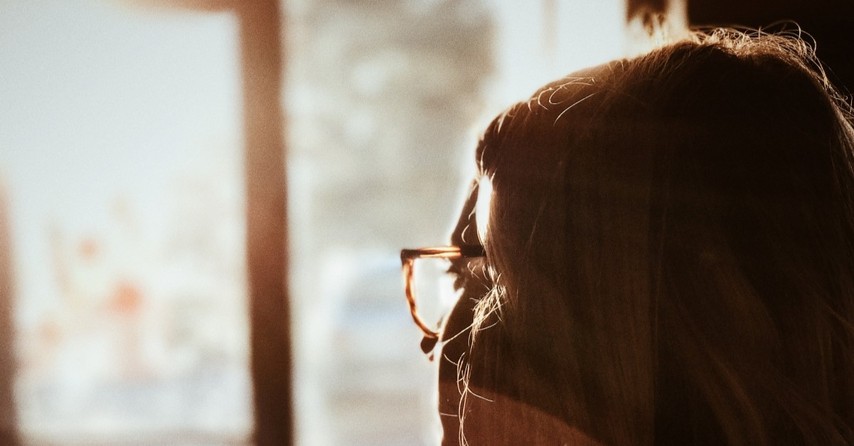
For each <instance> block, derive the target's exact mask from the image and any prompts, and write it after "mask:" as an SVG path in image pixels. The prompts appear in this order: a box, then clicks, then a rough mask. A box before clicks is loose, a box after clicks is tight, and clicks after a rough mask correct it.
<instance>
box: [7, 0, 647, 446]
mask: <svg viewBox="0 0 854 446" xmlns="http://www.w3.org/2000/svg"><path fill="white" fill-rule="evenodd" d="M235 1H236V2H238V3H239V1H238V0H235ZM173 3H174V4H173ZM206 3H207V4H206ZM228 5H229V2H228V1H225V0H217V1H210V2H205V1H177V2H168V1H158V0H152V1H145V0H126V1H125V0H68V1H52V0H2V1H0V260H2V261H0V308H2V309H3V311H0V338H2V341H3V342H0V350H3V349H6V353H5V354H4V355H5V356H2V357H0V363H2V364H4V367H5V368H0V372H4V373H0V376H3V377H2V379H4V380H5V382H4V383H0V421H2V422H3V423H14V425H15V426H16V427H17V431H18V432H19V437H20V441H21V443H23V444H28V445H30V444H31V445H53V444H56V445H84V444H85V445H123V444H127V445H131V444H133V445H137V444H170V445H218V444H222V445H243V444H251V443H252V438H253V432H254V430H255V424H254V423H255V421H254V417H253V404H252V401H253V393H252V392H253V390H252V389H253V388H252V376H251V373H250V366H249V358H250V351H251V345H250V336H249V333H250V328H251V326H250V324H251V322H250V321H251V318H250V317H249V313H248V310H247V306H248V291H247V287H248V280H249V279H248V274H247V260H246V259H247V243H246V231H247V225H246V221H247V201H246V185H245V184H246V181H247V179H246V175H247V173H246V170H245V163H244V161H245V156H246V155H245V154H246V135H245V131H246V130H245V128H244V118H245V116H244V113H245V110H246V108H245V107H244V106H245V104H244V101H245V92H244V91H243V85H244V83H243V81H244V80H245V79H243V76H246V73H245V72H244V71H242V70H241V66H242V63H243V61H242V57H244V56H245V55H242V54H241V42H240V39H241V35H242V34H241V32H240V26H241V22H240V18H239V17H238V14H237V13H235V12H234V11H232V10H230V9H229V6H228ZM279 8H280V23H281V30H282V32H281V40H280V44H281V50H282V55H283V56H282V62H283V72H282V78H283V82H284V83H283V85H282V90H281V91H282V95H281V96H282V97H281V98H273V99H274V102H275V100H276V99H278V100H279V103H280V104H281V106H282V109H283V111H284V125H283V128H284V141H285V147H286V159H285V167H284V169H285V172H286V174H287V196H288V199H287V203H288V209H287V211H288V219H287V221H283V222H281V224H282V225H286V227H287V231H288V239H289V260H288V264H289V270H288V271H287V277H289V279H290V281H289V283H290V286H289V296H290V306H291V311H292V318H291V323H290V329H291V335H292V338H291V340H292V346H293V364H294V368H293V373H292V377H291V379H292V380H293V389H294V392H295V393H294V405H293V414H294V419H295V426H296V427H295V436H296V443H297V444H300V445H339V444H346V445H416V444H435V443H436V441H437V438H438V436H437V435H438V434H437V432H436V426H437V422H438V419H437V415H436V414H435V393H434V392H435V385H434V381H435V377H434V373H435V370H434V367H435V364H434V363H431V362H429V361H428V360H427V358H426V357H425V356H424V355H423V354H422V353H421V351H420V349H419V341H420V340H421V336H420V332H419V331H418V329H417V328H416V327H415V326H414V325H413V324H412V322H411V320H410V316H409V313H408V311H407V308H406V303H405V300H404V297H403V291H402V286H401V277H400V265H399V257H398V253H399V250H400V248H403V247H419V246H424V245H437V244H445V243H446V242H447V238H448V233H449V229H450V228H451V226H452V225H451V224H452V222H453V221H454V220H455V217H456V215H455V213H456V211H457V208H458V207H459V205H460V204H461V202H462V199H463V198H464V196H463V195H464V188H465V187H466V185H467V183H468V179H469V178H470V176H471V174H472V173H473V169H474V152H473V150H474V145H475V142H476V140H477V131H478V130H479V129H480V128H482V127H483V126H484V125H485V124H486V122H487V121H488V119H489V118H491V117H492V116H493V115H494V114H495V113H497V112H498V111H499V110H501V109H502V108H503V107H505V106H507V105H509V104H510V103H511V101H514V100H518V99H522V98H524V97H525V96H526V95H527V94H529V93H530V92H532V91H533V90H534V89H535V88H536V87H537V86H538V85H540V84H542V83H544V82H546V81H548V80H551V79H553V78H556V77H558V76H561V75H563V74H567V73H569V72H570V71H573V70H575V69H578V68H581V67H584V66H588V65H592V64H598V63H601V62H604V61H607V60H609V59H612V58H615V57H619V56H621V55H623V54H625V53H626V52H627V51H630V50H631V48H632V45H631V38H630V37H631V30H630V29H628V28H626V27H625V25H624V24H625V16H626V5H625V3H624V1H622V0H599V1H596V2H592V1H582V0H567V1H556V0H536V1H526V2H518V1H515V0H351V1H344V0H286V1H283V2H280V4H279ZM250 74H251V73H250ZM283 323H286V321H283ZM4 389H5V391H4ZM4 392H5V393H4ZM0 424H2V423H0ZM0 427H3V428H9V426H3V425H0Z"/></svg>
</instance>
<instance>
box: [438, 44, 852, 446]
mask: <svg viewBox="0 0 854 446" xmlns="http://www.w3.org/2000/svg"><path fill="white" fill-rule="evenodd" d="M852 150H854V130H852V127H851V121H850V115H849V109H848V106H847V105H846V103H845V102H844V101H842V100H841V99H840V98H839V95H837V94H836V92H835V90H834V89H833V87H832V86H831V85H830V83H829V82H828V81H827V78H826V77H825V75H824V73H823V71H821V67H820V65H819V64H818V62H817V61H816V60H815V58H814V55H813V52H812V50H811V48H810V46H809V45H807V44H806V43H804V42H803V41H802V40H799V39H797V38H794V37H786V36H769V35H748V34H746V33H742V32H736V31H733V30H723V29H719V30H715V31H712V32H708V33H702V34H701V33H697V34H696V35H694V36H692V37H691V38H689V39H687V40H684V41H681V42H678V43H675V44H672V45H669V46H666V47H663V48H660V49H657V50H654V51H652V52H650V53H648V54H646V55H643V56H640V57H637V58H633V59H627V60H619V61H615V62H611V63H609V64H607V65H604V66H600V67H596V68H594V69H590V70H587V71H582V72H578V73H576V74H574V75H572V76H569V77H566V78H563V79H560V80H558V81H556V82H554V83H551V84H549V85H547V86H545V87H543V88H542V89H540V90H539V91H538V92H536V93H535V94H534V95H533V96H532V98H531V99H530V100H529V101H527V102H523V103H520V104H517V105H516V106H514V107H512V108H511V109H509V110H508V111H507V112H505V113H504V114H502V115H501V116H499V117H498V118H497V119H495V121H493V122H492V124H491V125H490V126H489V128H488V129H487V130H486V132H485V133H484V135H483V137H482V140H481V142H480V145H479V148H478V152H477V156H478V162H479V163H480V167H481V170H482V173H483V174H484V175H486V176H488V177H489V178H491V181H492V187H493V190H494V196H493V198H492V205H491V211H490V219H489V224H488V233H489V237H488V239H487V242H486V251H487V259H488V264H489V265H490V268H491V269H492V271H493V275H494V281H495V289H493V290H492V292H490V293H488V294H487V295H486V296H485V297H484V298H483V299H482V300H481V301H480V302H479V303H478V304H477V306H476V307H475V310H474V324H473V327H472V331H471V335H470V348H469V351H468V352H467V355H465V357H464V358H463V361H461V363H460V365H459V367H460V374H461V380H462V382H463V384H464V385H462V386H461V388H463V389H464V391H463V393H464V395H463V397H462V403H461V406H460V413H459V416H460V424H461V428H460V429H461V432H460V438H459V440H461V442H463V443H465V442H468V443H470V444H521V443H518V442H519V441H520V439H524V442H526V443H528V444H538V442H539V443H543V444H561V443H558V442H555V440H560V441H561V442H563V443H566V444H576V443H577V444H582V443H591V444H597V443H598V444H607V445H652V444H731V445H777V444H822V445H840V444H854V432H853V431H854V428H852V426H854V383H852V378H854V350H852V347H854V195H852V194H854V171H853V170H852V165H854V164H852V159H854V154H853V153H852ZM555 420H557V421H555ZM559 425H560V426H564V427H566V429H562V428H557V427H556V426H559ZM446 441H448V442H450V443H453V442H454V441H455V440H454V439H447V438H446ZM574 442H575V443H574Z"/></svg>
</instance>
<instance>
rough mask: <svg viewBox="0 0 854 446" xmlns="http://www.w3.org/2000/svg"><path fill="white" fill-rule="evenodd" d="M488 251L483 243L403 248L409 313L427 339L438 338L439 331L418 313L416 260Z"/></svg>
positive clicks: (482, 254) (455, 256)
mask: <svg viewBox="0 0 854 446" xmlns="http://www.w3.org/2000/svg"><path fill="white" fill-rule="evenodd" d="M485 255H486V251H485V250H484V248H483V246H481V245H462V246H433V247H428V248H418V249H403V250H401V251H400V261H401V266H402V268H403V289H404V292H405V294H406V302H407V303H408V304H409V313H410V314H412V320H413V321H414V322H415V325H417V326H418V328H420V329H421V332H422V333H424V337H425V338H427V339H438V338H439V334H440V333H439V331H436V330H434V329H432V328H431V327H430V325H429V324H427V323H426V322H425V321H424V319H423V318H421V316H420V315H419V314H418V304H417V299H416V297H417V296H416V295H415V284H414V282H415V277H414V275H415V261H416V260H418V259H447V260H454V259H459V258H475V257H483V256H485Z"/></svg>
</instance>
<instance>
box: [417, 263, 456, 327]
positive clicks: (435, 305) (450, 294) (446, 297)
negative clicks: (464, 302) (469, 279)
mask: <svg viewBox="0 0 854 446" xmlns="http://www.w3.org/2000/svg"><path fill="white" fill-rule="evenodd" d="M449 266H450V263H449V262H448V261H447V260H445V259H434V258H421V259H418V260H416V261H415V265H414V270H413V272H414V276H413V280H414V283H413V285H414V288H415V305H416V307H417V312H418V317H420V318H421V320H422V321H424V323H425V324H427V326H429V327H430V328H431V329H432V330H433V331H437V332H438V331H441V328H442V324H443V323H444V320H445V317H446V316H447V315H448V313H450V311H451V309H452V308H453V307H454V304H456V302H457V297H458V295H457V293H456V292H455V291H454V279H453V276H451V275H450V274H448V267H449Z"/></svg>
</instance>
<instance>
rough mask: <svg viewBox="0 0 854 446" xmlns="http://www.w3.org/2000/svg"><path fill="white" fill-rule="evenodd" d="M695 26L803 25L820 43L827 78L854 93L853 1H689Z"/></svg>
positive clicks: (691, 20)
mask: <svg viewBox="0 0 854 446" xmlns="http://www.w3.org/2000/svg"><path fill="white" fill-rule="evenodd" d="M687 1H688V20H689V22H690V23H691V25H692V26H700V25H741V26H748V27H752V28H757V27H760V26H762V27H764V26H768V25H771V24H773V23H775V22H779V21H781V20H791V21H794V22H796V23H797V24H799V25H800V26H801V28H802V29H803V30H804V31H806V32H807V33H809V34H810V35H811V36H812V37H813V38H814V39H815V41H816V42H817V52H818V56H819V58H820V59H821V60H822V61H823V62H824V64H825V65H826V68H827V69H828V76H829V77H830V78H831V80H832V81H833V82H834V83H835V84H837V86H838V87H839V88H841V89H845V90H847V91H849V92H854V35H852V32H854V0H687Z"/></svg>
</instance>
